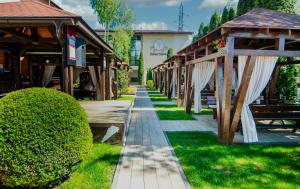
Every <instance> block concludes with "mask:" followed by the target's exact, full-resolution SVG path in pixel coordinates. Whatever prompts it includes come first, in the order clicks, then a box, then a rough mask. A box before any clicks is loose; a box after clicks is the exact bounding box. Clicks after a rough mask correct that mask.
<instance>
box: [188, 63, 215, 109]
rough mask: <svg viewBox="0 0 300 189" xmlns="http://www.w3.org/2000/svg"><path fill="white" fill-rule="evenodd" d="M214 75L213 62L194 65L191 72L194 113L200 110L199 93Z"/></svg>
mask: <svg viewBox="0 0 300 189" xmlns="http://www.w3.org/2000/svg"><path fill="white" fill-rule="evenodd" d="M213 73H214V62H208V61H206V62H201V63H199V64H196V65H195V68H194V70H193V77H192V84H193V86H194V108H195V113H199V112H200V111H201V109H202V105H201V91H202V90H203V89H204V88H205V86H206V85H207V83H208V82H209V80H210V78H211V77H212V75H213Z"/></svg>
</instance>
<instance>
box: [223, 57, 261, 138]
mask: <svg viewBox="0 0 300 189" xmlns="http://www.w3.org/2000/svg"><path fill="white" fill-rule="evenodd" d="M255 61H256V57H255V56H252V57H250V56H249V57H248V59H247V63H246V65H245V68H244V73H243V77H242V80H241V85H240V87H239V89H238V94H237V98H236V103H235V105H234V109H233V111H232V112H233V116H232V121H231V126H230V133H229V141H228V143H229V144H231V143H232V142H233V139H234V134H235V132H236V129H237V127H238V124H239V121H240V118H241V113H242V108H243V105H244V102H245V98H246V95H247V91H248V88H249V84H250V80H251V76H252V73H253V70H254V66H255Z"/></svg>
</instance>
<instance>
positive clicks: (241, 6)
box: [237, 0, 297, 16]
mask: <svg viewBox="0 0 300 189" xmlns="http://www.w3.org/2000/svg"><path fill="white" fill-rule="evenodd" d="M296 2H297V0H276V1H274V0H239V3H238V8H237V15H238V16H240V15H242V14H245V13H247V12H249V11H251V10H252V9H254V8H266V9H272V10H278V11H281V12H285V13H295V11H296V10H295V5H296Z"/></svg>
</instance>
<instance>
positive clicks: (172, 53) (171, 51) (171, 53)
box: [167, 48, 174, 59]
mask: <svg viewBox="0 0 300 189" xmlns="http://www.w3.org/2000/svg"><path fill="white" fill-rule="evenodd" d="M173 55H174V50H173V49H172V48H169V49H168V52H167V59H169V58H171V57H172V56H173Z"/></svg>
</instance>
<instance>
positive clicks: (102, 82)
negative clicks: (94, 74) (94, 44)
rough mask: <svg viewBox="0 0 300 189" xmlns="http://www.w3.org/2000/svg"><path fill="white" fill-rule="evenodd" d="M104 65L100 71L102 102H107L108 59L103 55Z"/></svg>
mask: <svg viewBox="0 0 300 189" xmlns="http://www.w3.org/2000/svg"><path fill="white" fill-rule="evenodd" d="M101 63H102V65H101V69H100V94H101V95H100V100H101V101H104V100H105V92H106V91H105V80H106V77H105V75H106V74H105V70H106V69H105V66H106V57H105V55H103V59H102V62H101Z"/></svg>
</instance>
